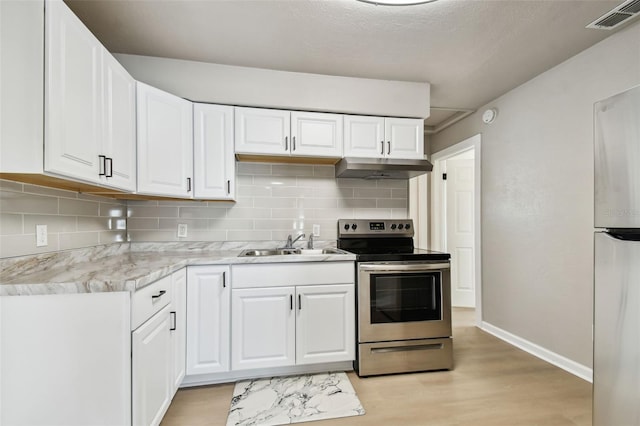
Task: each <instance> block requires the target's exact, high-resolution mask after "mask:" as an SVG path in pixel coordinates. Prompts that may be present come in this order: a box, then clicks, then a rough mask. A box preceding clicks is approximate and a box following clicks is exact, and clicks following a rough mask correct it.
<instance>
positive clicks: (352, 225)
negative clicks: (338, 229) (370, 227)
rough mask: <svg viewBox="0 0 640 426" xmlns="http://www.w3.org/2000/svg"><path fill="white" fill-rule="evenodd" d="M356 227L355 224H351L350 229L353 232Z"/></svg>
mask: <svg viewBox="0 0 640 426" xmlns="http://www.w3.org/2000/svg"><path fill="white" fill-rule="evenodd" d="M357 227H358V225H356V224H355V223H353V224H351V229H353V230H354V231H355V230H356V228H357Z"/></svg>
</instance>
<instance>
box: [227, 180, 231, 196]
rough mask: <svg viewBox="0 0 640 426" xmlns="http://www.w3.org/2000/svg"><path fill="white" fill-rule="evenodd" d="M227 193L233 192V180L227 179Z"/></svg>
mask: <svg viewBox="0 0 640 426" xmlns="http://www.w3.org/2000/svg"><path fill="white" fill-rule="evenodd" d="M227 194H231V180H227Z"/></svg>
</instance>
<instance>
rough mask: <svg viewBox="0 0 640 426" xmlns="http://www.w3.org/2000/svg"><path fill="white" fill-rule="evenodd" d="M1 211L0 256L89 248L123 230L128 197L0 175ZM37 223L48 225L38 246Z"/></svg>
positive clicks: (119, 233) (121, 234) (120, 234)
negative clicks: (86, 192)
mask: <svg viewBox="0 0 640 426" xmlns="http://www.w3.org/2000/svg"><path fill="white" fill-rule="evenodd" d="M0 210H2V211H3V212H4V211H6V212H7V213H2V215H0V257H13V256H24V255H30V254H37V253H46V252H52V251H58V250H65V249H76V248H84V247H90V246H95V245H98V244H105V242H106V243H110V242H112V241H113V240H114V239H115V238H116V237H115V236H114V235H119V237H118V238H119V239H121V240H122V239H123V237H124V236H125V235H126V221H125V220H124V217H123V216H124V213H125V212H126V202H125V201H119V200H114V199H111V198H106V197H98V196H95V195H91V196H88V195H84V194H78V193H76V192H72V191H65V190H59V189H52V188H45V187H40V186H35V185H29V184H21V183H16V182H11V181H6V180H0ZM114 211H117V212H118V214H120V216H119V218H120V219H118V217H114V214H112V213H113V212H114ZM155 220H156V221H157V219H155ZM120 221H121V222H120ZM36 225H47V240H48V241H47V242H48V244H47V245H46V246H44V247H36V237H35V232H36ZM117 227H120V229H119V230H117V231H110V229H115V228H117ZM101 233H106V234H105V238H103V242H101V240H100V236H101ZM107 235H109V236H110V237H109V238H106V236H107Z"/></svg>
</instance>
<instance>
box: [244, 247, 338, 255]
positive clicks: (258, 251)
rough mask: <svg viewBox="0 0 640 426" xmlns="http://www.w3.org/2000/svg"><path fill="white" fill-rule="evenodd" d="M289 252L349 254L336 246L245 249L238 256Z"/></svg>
mask: <svg viewBox="0 0 640 426" xmlns="http://www.w3.org/2000/svg"><path fill="white" fill-rule="evenodd" d="M290 254H305V255H314V254H349V253H347V252H345V251H343V250H340V249H337V248H325V249H316V250H307V249H298V248H279V249H247V250H243V251H242V252H240V254H239V255H238V256H239V257H245V256H248V257H256V256H283V255H290Z"/></svg>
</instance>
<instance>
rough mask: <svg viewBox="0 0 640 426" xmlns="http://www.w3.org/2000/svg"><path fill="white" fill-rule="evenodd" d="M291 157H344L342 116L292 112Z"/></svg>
mask: <svg viewBox="0 0 640 426" xmlns="http://www.w3.org/2000/svg"><path fill="white" fill-rule="evenodd" d="M291 155H301V156H310V157H341V156H342V115H340V114H328V113H321V112H298V111H292V112H291Z"/></svg>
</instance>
